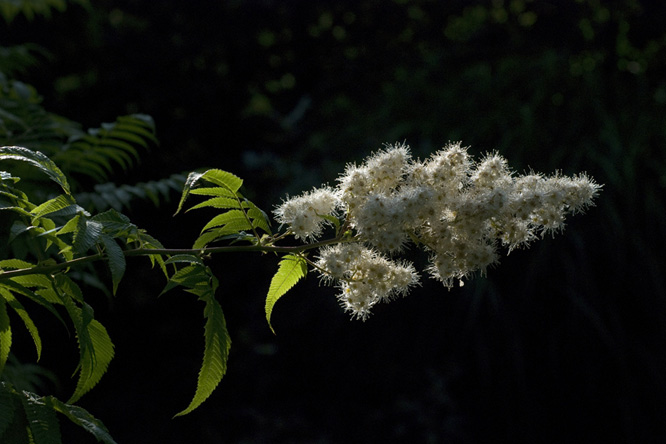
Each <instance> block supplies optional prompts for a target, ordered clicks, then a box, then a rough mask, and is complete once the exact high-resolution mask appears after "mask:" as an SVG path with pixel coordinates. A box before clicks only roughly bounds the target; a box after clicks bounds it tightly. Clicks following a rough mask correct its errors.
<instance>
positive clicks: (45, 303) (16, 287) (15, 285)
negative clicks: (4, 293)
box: [0, 276, 67, 327]
mask: <svg viewBox="0 0 666 444" xmlns="http://www.w3.org/2000/svg"><path fill="white" fill-rule="evenodd" d="M27 277H28V276H20V277H15V278H12V279H9V280H4V281H2V282H1V283H0V288H3V289H6V290H8V291H12V292H14V293H17V294H20V295H23V296H25V297H27V298H28V299H30V300H31V301H33V302H36V303H37V304H39V305H41V306H42V307H44V308H46V309H47V310H48V311H49V312H51V314H52V315H53V316H55V317H56V318H57V319H58V320H59V321H60V322H62V324H63V325H64V326H65V327H66V326H67V324H66V323H65V321H64V320H63V319H62V317H61V316H60V313H58V311H57V310H56V309H55V307H54V306H53V304H54V303H57V304H60V303H61V302H60V299H59V298H58V297H57V296H54V297H53V298H50V299H49V298H48V297H45V296H43V295H42V294H39V293H41V292H45V293H49V292H51V293H52V292H53V289H52V288H45V289H42V290H39V291H37V292H34V291H32V290H30V289H29V288H26V287H24V286H23V285H21V284H20V281H19V280H20V278H27ZM47 296H48V295H47Z"/></svg>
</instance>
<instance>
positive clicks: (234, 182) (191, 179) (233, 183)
mask: <svg viewBox="0 0 666 444" xmlns="http://www.w3.org/2000/svg"><path fill="white" fill-rule="evenodd" d="M201 179H203V180H206V181H208V182H211V183H214V184H215V185H219V186H220V187H222V189H224V190H228V192H223V191H219V192H215V193H220V194H212V196H227V197H237V196H238V189H239V188H240V187H241V185H243V180H242V179H241V178H239V177H238V176H235V175H233V174H231V173H229V172H227V171H222V170H216V169H213V170H208V171H206V172H204V173H196V172H192V173H190V174H189V175H188V176H187V180H186V181H185V185H184V186H183V193H182V194H181V196H180V202H179V203H178V208H177V209H176V212H175V213H174V215H176V214H178V213H179V212H180V210H181V209H182V208H183V204H184V203H185V200H187V197H188V196H189V194H190V193H191V192H193V190H192V189H193V188H194V186H195V185H196V184H197V182H199V181H200V180H201ZM206 190H210V188H207V189H206ZM229 192H230V193H231V195H229V194H228V193H229ZM201 194H203V193H201Z"/></svg>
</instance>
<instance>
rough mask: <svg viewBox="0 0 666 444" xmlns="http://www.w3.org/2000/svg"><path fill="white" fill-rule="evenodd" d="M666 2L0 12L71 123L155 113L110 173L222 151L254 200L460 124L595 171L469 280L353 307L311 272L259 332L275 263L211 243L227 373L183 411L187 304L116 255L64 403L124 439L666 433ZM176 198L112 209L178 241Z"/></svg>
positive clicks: (436, 141)
mask: <svg viewBox="0 0 666 444" xmlns="http://www.w3.org/2000/svg"><path fill="white" fill-rule="evenodd" d="M656 5H660V6H656ZM664 5H665V4H664V3H663V2H648V1H609V2H600V1H594V0H581V1H568V2H567V1H562V2H557V1H543V2H542V1H538V2H537V1H534V2H530V1H520V0H514V1H501V0H498V1H492V2H480V1H479V2H472V1H447V2H440V1H426V0H419V1H407V0H395V1H379V0H377V1H372V0H361V1H354V2H351V1H350V2H321V1H269V0H264V1H202V0H198V1H191V2H183V1H173V0H160V1H154V2H151V1H139V0H113V1H112V0H101V1H96V2H94V6H90V7H89V8H83V7H80V6H77V5H71V6H70V7H69V8H68V9H67V11H65V12H62V13H54V14H53V16H52V17H51V18H48V19H47V18H43V17H42V18H39V17H38V18H36V19H34V20H33V21H27V20H26V19H25V18H24V17H17V18H16V19H15V20H14V21H13V22H12V23H10V24H7V25H5V24H3V25H2V26H0V28H1V29H2V32H1V34H0V35H1V36H2V39H3V40H2V41H3V44H8V45H9V44H17V43H24V42H34V43H37V44H39V45H41V46H42V47H44V48H46V50H47V51H48V53H44V55H42V56H41V57H42V59H43V61H42V63H40V64H39V66H38V67H35V68H33V69H30V70H29V71H28V72H26V73H25V75H24V76H23V78H22V80H24V81H25V82H27V83H30V84H32V85H34V86H35V87H36V88H37V89H38V91H39V92H40V93H41V94H42V95H43V96H44V102H43V104H44V106H45V107H46V108H47V109H48V110H50V111H52V112H55V113H58V114H61V115H64V116H66V117H68V118H71V119H73V120H75V121H78V122H81V123H82V124H83V125H84V127H97V126H99V125H100V123H101V122H106V121H112V120H113V119H115V117H116V116H118V115H122V114H127V113H133V112H141V113H146V114H149V115H151V116H153V118H154V119H155V121H156V124H157V130H158V137H159V140H160V145H159V147H157V148H153V149H152V151H151V152H149V153H147V154H145V155H144V157H143V161H142V163H141V165H139V166H138V167H137V168H135V169H134V170H132V171H131V172H129V173H127V174H124V175H119V176H118V178H117V181H118V182H126V183H133V182H135V181H139V180H143V181H145V180H155V179H159V178H162V177H166V176H168V175H169V174H172V173H177V172H183V171H187V170H191V169H194V168H200V167H216V168H221V169H225V170H228V171H232V172H234V173H236V174H237V175H239V176H241V177H243V178H244V179H245V184H246V185H245V187H246V189H245V191H246V194H247V195H248V196H249V197H250V198H251V199H253V200H254V201H255V202H256V203H257V204H258V205H259V206H261V207H263V208H265V209H271V208H272V207H273V206H274V205H275V204H277V203H279V202H280V199H281V197H282V196H284V195H285V194H286V193H291V194H295V193H299V192H301V191H303V190H307V189H309V188H310V187H312V186H316V185H319V184H321V183H323V182H330V183H332V182H334V180H335V178H336V177H337V174H338V173H339V172H341V171H342V169H343V168H344V165H345V164H346V163H347V162H352V161H360V160H362V159H363V158H364V157H365V156H366V155H368V154H369V153H370V152H371V151H373V150H376V149H378V148H380V147H381V146H382V144H383V143H386V142H388V143H392V142H396V141H403V140H404V141H407V143H409V144H410V145H411V148H412V152H413V153H414V155H415V156H420V157H422V158H423V157H426V156H428V155H429V153H431V152H433V151H434V150H436V149H438V148H440V147H441V146H443V145H444V144H446V142H448V141H449V140H451V141H457V140H461V141H462V142H463V144H464V145H469V146H471V148H470V152H471V153H473V154H474V155H475V156H479V155H482V154H483V153H484V152H486V151H490V150H495V149H496V150H498V151H499V152H500V153H501V154H503V155H504V156H506V157H507V158H508V159H509V163H510V164H511V165H512V167H513V168H514V169H515V170H516V171H517V172H524V171H528V170H529V169H531V168H532V169H534V170H536V171H541V172H544V173H552V172H554V171H555V170H556V169H560V170H562V171H563V172H564V173H565V174H574V173H577V172H581V171H587V172H588V173H589V174H590V175H591V176H592V177H594V178H595V179H596V180H597V182H599V183H602V184H604V188H603V191H602V193H601V195H600V196H599V198H598V205H597V206H596V207H593V208H591V209H590V210H589V211H588V212H587V214H585V215H583V216H575V217H573V218H571V219H570V220H569V222H568V225H567V228H566V230H565V231H564V233H563V234H559V235H558V236H556V237H555V238H554V239H551V238H549V237H548V238H546V239H544V240H542V241H539V242H537V243H535V244H534V245H533V247H532V248H531V249H529V250H527V251H515V252H513V253H512V254H511V255H510V256H508V257H504V258H503V259H502V263H501V264H500V265H499V267H497V268H495V269H493V270H491V271H490V272H489V273H488V276H487V278H477V279H475V280H472V281H469V282H468V283H467V284H466V285H465V286H464V287H463V288H456V289H453V290H451V291H446V290H445V289H444V288H443V287H441V285H439V284H437V283H435V282H431V281H428V280H427V278H424V282H423V286H422V287H421V288H417V289H415V290H414V291H412V294H411V295H410V296H408V297H407V298H405V299H401V300H399V301H395V302H393V303H391V304H388V305H383V306H380V307H377V309H376V310H375V312H374V315H373V316H372V317H371V318H370V319H369V320H368V321H366V322H365V323H363V322H356V321H350V320H349V316H348V315H347V314H345V313H343V312H342V310H341V309H340V308H339V307H338V306H337V302H336V300H335V297H334V295H335V290H334V289H330V288H324V287H321V288H320V287H319V286H318V282H317V279H316V278H314V276H311V278H310V279H308V280H307V281H305V282H303V283H300V284H298V286H297V287H295V288H294V289H293V290H292V291H291V292H290V293H289V294H288V295H287V296H285V297H284V298H283V299H282V300H280V302H279V303H278V304H277V305H276V308H275V311H274V313H273V322H274V327H275V329H276V331H277V335H276V336H274V335H272V334H271V332H270V330H269V328H268V326H267V325H266V322H265V319H264V297H265V296H264V295H265V293H266V291H267V288H268V284H269V282H270V277H271V275H272V273H273V272H274V271H275V269H276V266H277V260H276V258H275V257H273V256H269V255H266V256H260V255H247V256H245V255H234V256H233V257H215V258H213V259H212V260H211V261H210V265H211V267H212V268H213V270H214V271H215V272H216V274H217V276H218V278H219V279H220V282H221V286H220V291H219V301H220V302H221V303H222V305H223V308H224V310H225V315H226V317H227V323H228V327H229V330H230V334H231V337H232V340H233V345H232V350H231V355H230V359H229V369H228V373H227V375H226V376H225V378H224V379H223V381H222V383H221V384H220V386H219V388H218V389H217V391H216V392H215V393H214V394H213V396H212V397H211V398H210V399H209V400H208V401H207V402H206V403H204V404H203V405H202V406H201V408H199V409H198V410H196V411H195V412H193V413H192V414H190V415H188V416H186V417H184V418H176V419H171V417H172V416H173V414H175V413H176V412H178V411H180V410H182V409H183V408H184V407H185V406H186V405H187V404H188V402H189V401H190V399H191V396H192V395H193V394H194V389H195V383H196V376H197V371H198V368H199V365H200V360H201V354H202V351H203V319H202V308H203V306H202V305H200V303H198V302H196V300H195V298H194V297H193V296H191V295H188V294H185V293H179V292H176V291H173V292H171V293H167V294H166V295H164V296H161V297H160V298H159V299H158V298H157V294H159V292H160V291H161V289H162V286H163V285H164V282H163V281H162V277H161V276H160V275H159V273H158V272H157V271H155V270H153V271H151V270H149V267H148V266H147V264H146V263H145V262H144V261H142V260H139V259H134V260H132V262H131V263H130V270H128V273H127V275H126V278H125V280H124V281H123V283H122V284H121V286H120V289H119V292H118V293H119V294H118V296H117V297H116V298H115V299H113V300H111V301H108V300H106V299H105V297H104V296H102V295H98V294H96V293H95V292H94V291H91V292H90V298H91V303H93V304H94V306H95V309H96V315H97V316H98V318H100V320H101V321H102V322H103V323H104V324H105V325H106V326H107V328H108V330H109V333H110V334H111V337H112V339H113V340H114V342H115V344H116V358H115V360H114V361H113V362H112V364H111V366H110V369H109V372H108V374H107V375H106V376H105V377H104V379H103V380H102V382H101V383H100V385H99V386H98V387H97V388H95V390H93V391H92V392H91V393H90V394H87V395H86V396H85V397H84V398H83V399H82V400H81V402H80V404H81V405H82V406H83V407H85V408H86V409H88V410H89V411H90V412H91V413H93V414H94V415H96V416H97V417H99V418H100V419H102V420H103V421H104V423H105V424H106V425H107V427H108V428H109V429H110V430H111V432H112V435H113V436H114V438H115V439H116V440H117V441H118V442H119V443H185V442H187V443H190V442H192V443H195V442H196V443H219V442H224V443H227V442H228V443H241V442H243V443H250V442H267V443H278V442H289V443H301V442H302V443H306V442H307V443H315V442H316V443H349V442H410V443H414V442H428V443H439V442H451V443H458V442H512V443H516V442H530V443H534V442H568V443H570V442H571V443H572V442H587V443H591V442H604V443H615V442H618V443H620V442H621V443H657V442H665V441H666V421H665V420H664V418H666V354H665V351H666V349H665V345H666V291H665V284H666V282H665V280H664V275H663V273H664V270H665V269H666V268H665V266H664V265H665V264H664V248H665V247H666V242H664V241H665V235H664V233H665V232H666V219H665V216H666V212H665V209H664V204H665V199H664V192H665V190H664V188H665V187H666V112H665V111H666V31H665V30H664V26H663V19H664V17H666V7H665V6H664ZM176 197H177V196H174V199H175V198H176ZM174 207H175V203H174V202H173V201H172V202H170V203H165V204H164V205H162V206H161V207H160V208H153V207H152V206H150V205H148V204H146V203H139V204H137V205H135V206H134V207H133V208H132V209H131V210H130V211H128V212H127V213H128V215H129V216H130V217H131V218H132V220H133V222H134V223H136V224H137V225H139V226H141V227H143V228H146V229H148V231H149V232H150V233H152V234H153V235H154V236H155V237H157V238H158V239H160V240H161V241H162V243H163V244H165V245H167V246H169V247H188V246H189V245H191V243H192V242H193V240H194V239H195V238H196V236H197V235H198V230H199V229H200V227H201V226H202V224H203V223H204V222H205V221H206V220H207V219H205V217H206V216H208V215H204V214H203V213H202V214H196V212H195V214H187V215H184V216H180V215H179V216H177V217H176V218H175V219H174V218H172V217H171V214H172V213H173V211H174ZM414 259H415V260H417V262H419V261H420V262H419V263H422V262H423V260H424V258H418V257H415V258H414ZM44 328H45V327H43V326H41V325H40V330H41V331H46V330H44ZM62 330H63V329H62V327H61V326H59V325H58V324H57V323H56V322H54V327H53V334H52V335H46V334H45V333H42V335H43V336H45V338H46V339H45V356H44V358H43V359H42V361H41V363H42V364H43V365H45V366H51V367H53V368H55V369H57V370H58V371H59V372H60V373H62V375H61V378H62V379H61V385H60V386H59V388H54V390H56V394H58V395H59V396H61V397H62V398H67V397H68V396H69V394H70V393H71V385H72V382H70V381H69V375H70V374H71V372H72V371H73V370H74V365H75V362H76V349H75V346H74V345H73V344H72V340H71V339H68V337H67V333H66V332H64V331H62ZM62 344H67V345H66V346H63V345H62ZM59 347H62V348H59ZM64 433H65V434H66V437H67V438H65V441H66V442H85V440H86V439H89V438H88V436H86V435H85V434H83V432H81V431H79V430H70V429H69V428H68V427H67V426H64Z"/></svg>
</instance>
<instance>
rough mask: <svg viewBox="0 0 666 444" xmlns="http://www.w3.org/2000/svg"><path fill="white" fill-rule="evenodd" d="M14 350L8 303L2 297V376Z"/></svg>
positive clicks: (0, 313)
mask: <svg viewBox="0 0 666 444" xmlns="http://www.w3.org/2000/svg"><path fill="white" fill-rule="evenodd" d="M11 348H12V329H11V326H10V325H9V316H8V315H7V302H6V301H5V300H4V299H3V298H2V297H0V375H2V371H3V370H4V369H5V364H6V363H7V359H8V358H9V350H10V349H11Z"/></svg>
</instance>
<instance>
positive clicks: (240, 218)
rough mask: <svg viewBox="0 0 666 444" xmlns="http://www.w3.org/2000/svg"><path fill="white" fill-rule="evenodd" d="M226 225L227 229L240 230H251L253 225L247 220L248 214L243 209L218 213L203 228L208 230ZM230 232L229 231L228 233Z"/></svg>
mask: <svg viewBox="0 0 666 444" xmlns="http://www.w3.org/2000/svg"><path fill="white" fill-rule="evenodd" d="M219 226H224V228H225V229H228V230H233V231H235V232H239V231H242V230H251V229H252V225H250V223H249V222H248V220H247V216H246V215H245V212H244V211H243V210H229V211H227V212H225V213H222V214H218V215H217V216H215V217H214V218H212V219H211V220H210V221H209V222H208V223H207V224H206V225H205V226H204V227H203V229H202V230H201V232H202V233H203V232H204V231H206V230H208V229H209V228H213V227H219ZM226 234H229V233H226Z"/></svg>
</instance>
